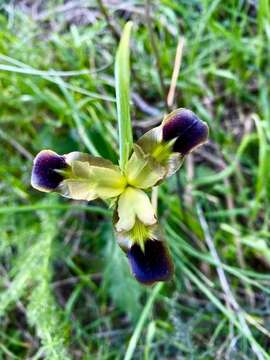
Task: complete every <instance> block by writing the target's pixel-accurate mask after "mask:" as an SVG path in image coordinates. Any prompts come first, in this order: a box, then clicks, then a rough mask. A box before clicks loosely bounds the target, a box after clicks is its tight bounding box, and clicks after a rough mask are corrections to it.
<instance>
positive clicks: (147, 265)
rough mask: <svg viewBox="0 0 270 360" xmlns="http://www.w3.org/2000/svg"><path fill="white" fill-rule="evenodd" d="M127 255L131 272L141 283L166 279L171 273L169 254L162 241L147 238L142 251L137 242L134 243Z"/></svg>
mask: <svg viewBox="0 0 270 360" xmlns="http://www.w3.org/2000/svg"><path fill="white" fill-rule="evenodd" d="M127 256H128V260H129V264H130V267H131V270H132V273H133V274H134V276H135V278H136V279H137V280H138V281H139V282H141V283H142V284H145V285H151V284H153V283H155V282H157V281H167V280H169V279H170V278H171V276H172V274H173V264H172V260H171V256H170V254H169V251H168V249H167V247H166V245H165V244H164V242H163V241H159V240H147V241H146V242H145V248H144V252H143V251H142V249H141V247H140V246H139V245H138V244H134V245H132V247H131V248H130V249H129V251H128V253H127Z"/></svg>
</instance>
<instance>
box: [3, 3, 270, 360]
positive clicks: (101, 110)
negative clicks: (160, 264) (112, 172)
mask: <svg viewBox="0 0 270 360" xmlns="http://www.w3.org/2000/svg"><path fill="white" fill-rule="evenodd" d="M66 3H68V4H69V5H70V4H71V5H70V6H72V2H70V3H69V2H66ZM105 3H107V2H105ZM114 3H116V5H110V6H109V7H108V9H107V11H108V14H109V17H111V25H112V26H115V27H116V29H118V28H119V29H123V26H124V24H125V22H126V21H127V20H132V22H133V28H132V35H131V51H130V56H131V78H130V87H131V90H130V91H131V98H132V99H133V102H132V104H131V107H130V110H131V119H132V124H133V130H134V132H133V135H134V139H136V138H138V136H140V135H141V134H142V133H144V132H145V131H146V130H147V129H149V128H150V127H151V126H152V125H151V124H157V123H158V121H160V120H162V117H163V115H164V113H165V112H166V103H165V99H164V96H163V91H162V84H161V81H163V82H164V85H165V88H166V91H168V89H169V86H170V82H171V75H172V72H173V64H174V57H175V51H176V47H177V43H178V39H179V36H184V37H185V48H184V53H183V58H182V64H181V70H180V75H179V78H178V81H177V87H176V94H175V107H188V108H190V109H192V110H193V111H195V112H196V113H198V114H199V115H200V117H201V118H202V119H203V120H205V121H207V123H208V124H209V127H210V142H209V143H208V144H207V145H205V146H204V147H203V148H201V149H200V150H198V151H196V152H195V153H194V155H192V158H191V159H189V161H186V162H185V165H184V166H183V167H182V169H181V170H180V172H179V175H177V176H174V177H172V178H171V179H169V181H168V182H167V183H166V184H164V185H162V186H161V187H160V188H159V216H160V219H161V223H162V226H163V230H164V232H165V234H166V239H167V241H168V243H169V247H170V249H171V251H172V254H173V257H174V262H175V268H176V269H175V270H176V273H175V277H174V279H173V280H172V281H171V282H170V283H166V284H164V285H161V286H160V285H157V286H156V287H154V288H144V287H142V286H141V285H139V284H138V283H136V281H135V280H134V279H133V278H132V276H131V275H130V272H129V268H128V265H127V261H126V259H125V257H124V255H123V253H122V252H121V250H120V249H119V248H118V246H117V244H116V242H115V239H114V235H113V230H112V226H111V212H110V211H109V210H107V209H106V208H105V206H104V204H103V203H102V202H99V201H96V202H93V203H91V204H90V205H88V204H86V203H80V202H75V201H74V202H72V201H68V200H66V199H63V198H59V197H58V196H56V195H55V194H41V193H38V192H37V191H35V190H34V189H32V188H31V187H30V173H31V166H32V160H33V157H34V156H35V154H36V153H37V152H38V151H40V150H41V149H45V148H50V149H53V150H54V151H56V152H59V153H66V152H69V151H74V150H79V151H86V152H87V151H88V152H91V153H93V154H96V155H101V156H104V157H106V158H109V159H111V160H112V161H113V162H115V163H116V162H117V161H118V139H117V136H118V135H117V109H116V100H115V86H114V61H115V57H116V50H117V46H118V40H117V34H118V30H116V31H115V32H112V30H111V26H108V23H107V21H106V18H105V17H104V13H103V11H104V9H103V10H102V9H100V8H99V7H98V3H95V2H90V1H89V2H84V3H83V2H80V4H81V6H79V5H78V6H77V8H76V11H75V10H74V8H71V9H69V7H68V6H67V5H63V4H64V2H63V1H60V0H58V1H52V0H49V1H43V2H41V5H40V6H38V8H37V9H35V8H34V7H33V8H32V9H31V8H30V5H28V7H27V6H26V5H25V4H26V2H23V1H17V2H16V5H15V6H13V5H12V3H11V2H9V1H3V2H0V6H1V10H0V160H1V162H0V258H1V261H0V274H1V280H0V321H1V327H0V359H43V358H45V359H49V360H51V359H69V358H70V359H93V358H94V359H102V360H105V359H106V360H107V359H126V360H127V359H145V360H152V359H169V358H170V359H174V358H181V359H201V360H205V359H217V358H220V359H226V358H228V359H247V358H248V359H268V358H270V356H269V355H268V353H269V348H270V339H269V337H270V305H269V299H270V294H269V293H270V290H269V285H270V270H269V269H270V230H269V224H270V221H269V220H270V219H269V216H270V211H269V209H270V207H269V196H270V187H269V184H270V175H269V174H270V162H269V155H270V147H269V140H270V125H269V124H270V101H269V98H270V88H269V76H270V73H269V69H270V61H269V59H270V25H269V24H270V6H269V4H268V1H266V0H261V1H257V2H256V1H242V2H240V1H233V0H228V1H217V0H216V1H210V0H202V1H197V0H192V1H190V0H184V1H173V0H159V1H153V2H152V7H150V15H151V16H150V21H151V26H148V25H149V24H148V25H147V24H146V21H145V6H144V2H143V1H140V0H133V1H130V2H128V5H127V6H126V7H127V9H126V11H123V10H120V9H119V8H117V7H118V5H119V4H120V3H121V2H118V5H117V2H114ZM83 4H85V5H83ZM122 4H123V2H122ZM150 5H151V4H150ZM105 11H106V9H105ZM149 31H153V33H152V34H150V33H149ZM153 38H154V39H155V42H156V45H157V49H158V52H156V51H155V49H154V48H153V46H152V45H153V44H152V43H151V41H150V39H153ZM156 56H158V59H157V58H156ZM120 74H121V73H120ZM161 79H162V80H161ZM138 96H140V99H142V100H143V101H144V102H145V103H146V104H142V102H141V101H138ZM146 105H148V106H146ZM125 131H127V132H128V131H129V129H126V130H125ZM130 141H131V140H130ZM128 146H129V145H128Z"/></svg>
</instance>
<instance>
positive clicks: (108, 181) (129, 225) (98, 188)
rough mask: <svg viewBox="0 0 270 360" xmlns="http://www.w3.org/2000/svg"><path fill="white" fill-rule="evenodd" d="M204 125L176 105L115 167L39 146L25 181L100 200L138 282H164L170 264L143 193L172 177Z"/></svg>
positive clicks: (204, 132) (201, 137)
mask: <svg viewBox="0 0 270 360" xmlns="http://www.w3.org/2000/svg"><path fill="white" fill-rule="evenodd" d="M207 138H208V126H207V124H206V123H204V122H203V121H201V120H200V119H199V118H198V117H197V116H196V115H195V114H194V113H193V112H192V111H190V110H187V109H177V110H175V111H173V112H172V113H170V114H169V115H167V116H165V118H164V120H163V122H162V124H161V125H160V126H158V127H155V128H153V129H151V130H150V131H148V132H147V133H145V134H144V135H143V136H142V137H141V138H140V139H139V140H138V141H137V143H136V144H134V147H133V152H132V154H131V156H130V158H129V160H128V162H127V165H126V167H125V168H124V169H123V170H121V169H120V168H119V166H117V165H115V164H113V163H112V162H111V161H110V160H106V159H103V158H102V157H94V156H92V155H90V154H85V153H80V152H71V153H69V154H65V155H58V154H57V153H55V152H54V151H51V150H42V151H41V152H40V153H38V154H37V156H36V157H35V159H34V164H33V169H32V177H31V184H32V186H33V187H34V188H35V189H37V190H40V191H44V192H52V191H54V192H58V193H59V194H61V195H63V196H64V197H67V198H70V199H74V200H86V201H91V200H95V199H98V198H99V199H102V200H104V201H106V202H107V203H109V204H110V205H111V206H113V207H114V216H113V225H114V229H115V232H116V235H117V236H116V237H117V241H118V244H119V245H120V247H121V248H122V250H123V251H124V252H125V253H126V255H127V258H128V261H129V264H130V268H131V271H132V273H133V275H134V276H135V278H136V279H137V280H138V281H139V282H141V283H143V284H153V283H155V282H157V281H166V280H169V279H170V278H171V276H172V274H173V264H172V261H171V256H170V254H169V250H168V247H167V245H166V243H165V240H164V236H163V234H162V231H161V228H160V226H159V224H158V220H157V214H156V211H155V209H154V208H153V205H152V204H151V201H150V198H149V193H150V191H151V189H152V188H153V187H154V186H157V185H159V184H160V183H162V182H163V181H164V180H165V179H166V178H168V177H169V176H171V175H173V174H174V173H175V172H176V171H177V170H178V169H179V168H180V166H181V165H182V163H183V160H184V158H185V156H186V155H187V154H189V153H190V152H191V151H193V150H194V149H195V148H197V147H198V146H200V145H201V144H203V143H205V142H206V141H207Z"/></svg>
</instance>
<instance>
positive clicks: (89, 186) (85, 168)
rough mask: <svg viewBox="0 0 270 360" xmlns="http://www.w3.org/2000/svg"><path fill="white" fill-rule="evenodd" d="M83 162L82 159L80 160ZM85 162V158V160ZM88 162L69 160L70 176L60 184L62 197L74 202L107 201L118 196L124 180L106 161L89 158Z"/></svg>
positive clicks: (123, 185) (118, 171) (116, 169)
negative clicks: (97, 199)
mask: <svg viewBox="0 0 270 360" xmlns="http://www.w3.org/2000/svg"><path fill="white" fill-rule="evenodd" d="M81 159H82V160H84V158H81ZM85 160H86V158H85ZM87 160H88V161H79V160H71V161H70V165H71V169H72V171H71V175H70V178H68V179H66V180H65V181H64V182H63V184H62V193H63V195H64V196H67V197H70V198H72V199H76V200H88V201H90V200H94V199H96V198H101V199H104V200H105V199H109V198H113V197H116V196H118V195H120V194H121V193H122V192H123V191H124V189H125V187H126V179H125V177H124V176H123V175H122V174H121V171H120V169H119V168H118V167H117V166H115V165H113V164H112V163H111V162H109V161H108V160H105V159H102V158H93V157H89V158H88V159H87Z"/></svg>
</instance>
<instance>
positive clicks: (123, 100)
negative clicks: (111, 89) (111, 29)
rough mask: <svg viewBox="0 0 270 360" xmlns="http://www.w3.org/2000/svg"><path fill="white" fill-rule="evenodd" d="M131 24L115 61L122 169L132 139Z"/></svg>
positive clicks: (130, 23) (125, 28) (128, 24)
mask: <svg viewBox="0 0 270 360" xmlns="http://www.w3.org/2000/svg"><path fill="white" fill-rule="evenodd" d="M131 27H132V22H130V21H129V22H128V23H126V25H125V27H124V30H123V33H122V36H121V40H120V43H119V46H118V49H117V53H116V59H115V69H114V74H115V91H116V105H117V119H118V129H119V153H120V167H121V169H124V167H125V164H126V163H127V160H128V158H129V155H130V151H131V149H132V144H133V137H132V127H131V120H130V109H129V81H130V68H129V38H130V32H131Z"/></svg>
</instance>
